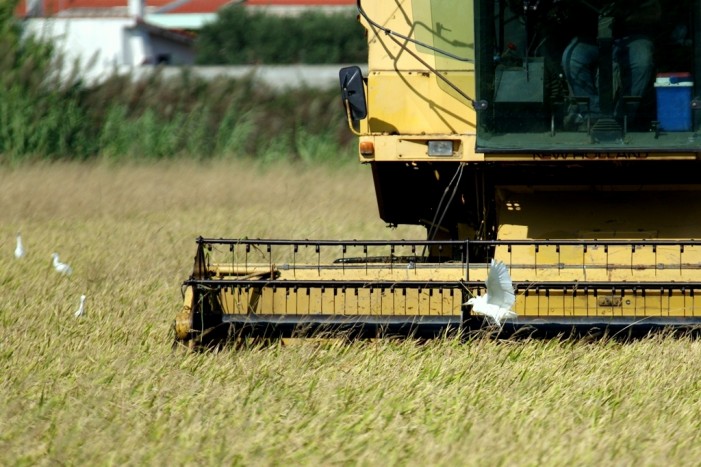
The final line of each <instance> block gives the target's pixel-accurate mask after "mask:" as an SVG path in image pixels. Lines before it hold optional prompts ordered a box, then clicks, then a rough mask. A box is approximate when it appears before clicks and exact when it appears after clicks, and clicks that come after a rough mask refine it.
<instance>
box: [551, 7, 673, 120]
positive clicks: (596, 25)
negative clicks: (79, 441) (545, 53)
mask: <svg viewBox="0 0 701 467" xmlns="http://www.w3.org/2000/svg"><path fill="white" fill-rule="evenodd" d="M559 3H560V5H559V7H560V8H565V9H566V10H567V11H566V15H567V16H568V18H569V19H570V21H568V26H569V27H570V28H571V29H569V30H570V31H571V32H572V34H573V37H572V39H571V41H570V42H569V44H568V45H567V46H566V48H565V50H564V52H563V55H562V68H563V71H564V75H565V78H566V79H567V83H568V85H569V88H570V94H571V96H573V97H576V98H577V104H573V105H571V106H570V107H569V109H568V110H567V112H566V114H565V117H564V122H563V124H564V128H565V129H566V130H576V129H577V128H578V127H579V126H581V125H583V124H584V123H585V122H586V121H587V119H589V120H590V121H591V122H594V121H596V120H597V119H598V118H600V117H601V111H602V109H601V106H600V97H601V92H602V91H601V90H602V88H607V89H608V91H607V92H610V93H611V95H612V96H613V98H612V100H613V101H614V104H613V107H614V108H613V115H610V116H611V117H616V118H618V117H621V116H622V115H623V113H624V112H626V113H627V114H628V115H629V116H632V117H633V120H634V119H635V117H636V115H637V113H638V112H639V110H640V109H641V106H642V107H644V105H645V103H646V99H651V98H652V96H653V94H652V91H653V82H654V76H655V64H654V52H655V51H654V43H653V38H652V36H651V33H652V32H653V31H655V30H656V28H657V27H658V25H659V23H660V20H661V7H660V3H659V1H658V0H619V1H615V2H611V1H601V0H599V1H597V0H568V1H567V0H565V1H561V2H559ZM602 39H603V40H606V41H608V44H610V47H609V48H608V50H609V51H610V54H611V60H612V62H613V63H612V70H613V71H612V82H611V83H599V78H600V74H599V68H600V63H601V62H600V60H601V59H602V56H601V53H602V50H604V49H602V47H601V44H602ZM622 96H629V99H628V102H627V103H624V102H623V99H621V97H622ZM624 105H627V108H623V106H624ZM604 110H605V109H604Z"/></svg>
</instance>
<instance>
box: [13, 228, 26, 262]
mask: <svg viewBox="0 0 701 467" xmlns="http://www.w3.org/2000/svg"><path fill="white" fill-rule="evenodd" d="M25 254H26V252H25V251H24V246H23V245H22V236H21V235H20V234H19V233H18V234H17V246H16V247H15V258H17V259H20V258H24V255H25Z"/></svg>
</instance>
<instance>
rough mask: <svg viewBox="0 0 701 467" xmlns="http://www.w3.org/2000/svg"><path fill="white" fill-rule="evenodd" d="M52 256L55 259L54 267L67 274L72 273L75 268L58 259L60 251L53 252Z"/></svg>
mask: <svg viewBox="0 0 701 467" xmlns="http://www.w3.org/2000/svg"><path fill="white" fill-rule="evenodd" d="M51 256H52V257H53V259H54V269H55V270H56V271H57V272H59V273H61V274H65V275H66V276H70V275H71V273H72V272H73V269H72V268H71V267H70V266H69V265H67V264H66V263H62V262H61V261H59V260H58V253H52V254H51Z"/></svg>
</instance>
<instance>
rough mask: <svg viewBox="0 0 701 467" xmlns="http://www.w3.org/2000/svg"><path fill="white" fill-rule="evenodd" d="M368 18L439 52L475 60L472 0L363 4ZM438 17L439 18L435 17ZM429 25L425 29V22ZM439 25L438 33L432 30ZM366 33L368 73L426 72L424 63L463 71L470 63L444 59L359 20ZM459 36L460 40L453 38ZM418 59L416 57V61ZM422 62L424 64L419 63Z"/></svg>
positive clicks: (399, 0)
mask: <svg viewBox="0 0 701 467" xmlns="http://www.w3.org/2000/svg"><path fill="white" fill-rule="evenodd" d="M363 8H364V9H365V11H366V13H367V14H368V16H369V18H370V19H371V20H372V21H374V22H376V23H378V24H379V25H380V26H381V27H382V28H386V29H389V30H391V31H393V32H396V33H397V34H400V35H402V36H407V37H410V38H412V39H415V40H418V41H420V42H423V43H429V45H431V46H434V47H436V48H438V49H442V50H446V51H448V52H450V53H454V54H456V55H459V56H466V57H470V58H473V59H474V20H473V17H472V11H473V2H472V0H442V1H441V2H435V1H434V2H430V1H428V0H394V1H389V2H387V1H372V2H363ZM435 15H440V16H438V17H437V16H435ZM427 21H428V22H430V24H429V25H428V27H427V24H426V22H427ZM434 22H435V23H440V34H437V35H435V36H434V35H433V27H435V26H437V24H433V23H434ZM361 23H362V24H363V25H364V26H365V28H366V29H367V30H368V44H369V50H368V66H369V69H370V70H416V69H421V70H425V69H426V66H425V65H424V63H426V64H427V65H428V66H430V67H432V68H438V69H442V70H465V69H466V68H467V67H472V64H471V63H467V62H461V61H457V60H452V59H449V58H443V57H441V56H440V55H439V56H438V59H436V55H435V54H434V52H432V51H430V50H429V49H427V48H425V47H421V46H417V45H415V44H414V43H412V42H410V41H406V40H404V39H402V38H401V37H398V36H396V35H392V34H387V33H386V32H385V31H384V30H381V29H379V28H376V27H375V26H372V25H370V24H369V23H368V21H366V20H365V19H364V18H362V17H361ZM456 34H459V37H458V36H456ZM417 56H418V58H417ZM422 62H424V63H422Z"/></svg>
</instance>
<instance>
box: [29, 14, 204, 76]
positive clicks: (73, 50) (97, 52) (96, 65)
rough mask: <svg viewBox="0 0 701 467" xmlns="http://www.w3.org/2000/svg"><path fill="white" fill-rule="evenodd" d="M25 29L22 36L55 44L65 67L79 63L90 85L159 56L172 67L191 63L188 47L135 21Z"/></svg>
mask: <svg viewBox="0 0 701 467" xmlns="http://www.w3.org/2000/svg"><path fill="white" fill-rule="evenodd" d="M24 25H25V34H31V35H34V36H36V37H39V38H43V39H45V40H49V41H51V42H52V43H54V44H55V46H56V47H57V50H58V51H59V52H61V53H62V55H63V57H64V59H65V60H66V62H67V63H73V62H75V61H76V60H78V62H79V66H80V69H81V70H82V72H83V73H82V74H83V77H84V78H85V79H87V80H88V81H89V82H93V81H100V80H101V79H104V78H106V77H107V76H109V75H110V74H111V73H113V72H119V73H127V72H129V71H130V70H132V69H134V68H135V67H139V66H142V65H145V64H153V63H156V61H157V57H159V56H166V55H167V56H170V57H171V61H170V63H172V64H179V65H187V64H192V63H193V62H194V52H193V51H192V50H191V48H190V47H187V46H185V45H181V44H177V43H171V42H170V41H168V40H166V39H164V38H160V37H158V36H155V35H153V34H152V33H151V32H149V30H147V29H146V28H143V27H140V26H139V25H138V24H137V22H136V20H135V19H134V18H127V17H120V18H69V19H68V18H66V19H62V18H56V17H53V18H33V19H29V20H26V21H25V22H24ZM65 71H66V72H69V71H70V70H65Z"/></svg>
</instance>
